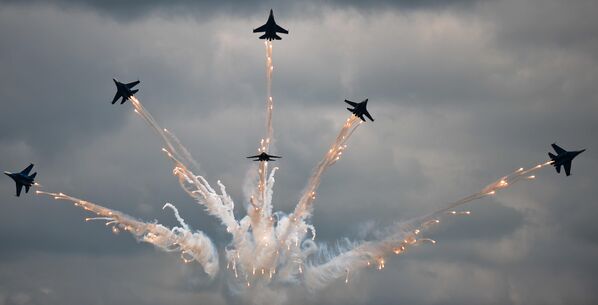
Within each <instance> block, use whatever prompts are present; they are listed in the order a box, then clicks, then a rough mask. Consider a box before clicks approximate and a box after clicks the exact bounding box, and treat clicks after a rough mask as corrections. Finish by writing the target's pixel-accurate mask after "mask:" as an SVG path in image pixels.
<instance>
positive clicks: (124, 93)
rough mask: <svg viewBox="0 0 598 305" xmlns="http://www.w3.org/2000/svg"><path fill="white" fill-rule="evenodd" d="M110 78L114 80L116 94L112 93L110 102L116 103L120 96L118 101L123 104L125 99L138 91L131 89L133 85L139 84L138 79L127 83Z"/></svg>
mask: <svg viewBox="0 0 598 305" xmlns="http://www.w3.org/2000/svg"><path fill="white" fill-rule="evenodd" d="M112 80H113V81H114V84H115V85H116V94H115V95H114V99H112V104H114V103H116V101H117V100H118V99H119V98H122V100H121V101H120V103H121V104H124V103H125V102H126V101H127V99H129V98H130V97H131V96H133V94H135V93H137V91H139V90H131V89H133V87H135V86H137V84H139V81H135V82H132V83H128V84H123V83H121V82H119V81H117V80H116V79H114V78H113V79H112Z"/></svg>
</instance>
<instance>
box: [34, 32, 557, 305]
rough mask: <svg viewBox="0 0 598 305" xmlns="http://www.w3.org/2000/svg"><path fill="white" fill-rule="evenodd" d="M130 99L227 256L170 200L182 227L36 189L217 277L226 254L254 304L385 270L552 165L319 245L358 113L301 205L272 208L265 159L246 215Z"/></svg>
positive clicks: (238, 287) (269, 106) (267, 139)
mask: <svg viewBox="0 0 598 305" xmlns="http://www.w3.org/2000/svg"><path fill="white" fill-rule="evenodd" d="M265 48H266V79H267V84H266V88H267V98H266V120H265V121H266V132H265V136H264V137H263V138H262V139H261V140H260V142H259V146H258V152H259V153H261V152H266V153H268V152H269V151H270V148H271V147H272V143H273V127H272V114H273V109H274V103H273V98H272V94H271V87H272V72H273V64H272V42H270V41H267V42H266V43H265ZM130 101H131V104H132V106H133V108H134V111H135V112H136V113H137V114H139V115H140V116H141V118H142V119H143V120H144V121H145V122H146V123H147V124H148V125H149V126H150V127H151V128H152V130H153V131H154V132H155V133H156V134H157V135H158V136H159V138H160V139H161V141H162V142H163V146H164V147H163V148H162V150H163V151H164V153H165V154H166V156H167V157H168V159H170V160H171V161H172V162H173V170H172V174H173V175H174V176H175V177H177V179H178V181H179V184H180V186H181V188H182V189H183V190H184V191H185V192H186V193H187V194H188V195H189V196H190V197H191V198H192V199H194V201H195V202H197V203H198V204H199V205H201V206H202V207H203V208H204V209H205V210H206V211H207V212H208V213H209V214H210V215H212V216H214V217H216V218H217V219H219V220H220V222H221V223H222V225H223V226H225V227H226V231H227V232H228V233H229V234H230V236H231V239H230V243H229V245H228V246H227V247H225V249H223V250H222V252H221V253H219V252H218V251H217V250H216V248H215V246H214V243H213V242H212V241H211V240H210V239H209V237H208V236H206V235H205V234H204V233H202V232H201V231H197V230H192V229H191V228H190V227H189V226H188V225H187V224H186V223H185V221H184V220H183V218H182V217H181V216H180V215H179V213H178V210H177V209H176V207H174V206H173V205H172V204H170V203H167V204H165V205H164V207H163V208H164V209H166V208H169V209H172V210H173V212H174V216H175V217H176V219H177V220H178V222H179V224H180V225H181V226H180V227H173V228H167V227H165V226H163V225H161V224H158V223H153V222H144V221H141V220H137V219H135V218H133V217H131V216H129V215H126V214H124V213H121V212H119V211H115V210H112V209H109V208H106V207H103V206H101V205H99V204H96V203H92V202H90V201H86V200H83V199H79V198H76V197H72V196H69V195H66V194H63V193H52V192H45V191H42V190H39V189H38V190H37V193H38V194H41V195H47V196H50V197H53V198H54V199H56V200H65V201H69V202H71V203H73V204H74V205H75V206H77V207H80V208H83V209H85V210H87V211H89V212H91V213H94V214H95V216H96V217H92V218H87V219H86V220H104V221H106V225H107V226H110V227H111V228H112V230H113V231H114V232H115V233H118V232H120V231H125V232H129V233H131V234H132V235H133V236H134V237H135V238H136V239H137V240H139V241H142V242H147V243H151V244H153V245H155V246H156V247H157V248H159V249H161V250H164V251H167V252H178V253H180V256H181V259H182V260H183V261H184V262H185V263H190V262H197V263H199V264H200V265H201V266H202V267H203V270H204V271H205V272H206V273H207V274H208V275H209V276H211V277H214V276H216V275H217V274H218V272H219V268H220V263H219V255H222V256H223V257H224V260H225V263H223V265H225V266H226V270H227V271H228V274H229V275H230V279H231V280H230V284H231V287H232V288H234V289H232V290H233V291H236V292H237V293H239V294H241V295H244V296H248V297H249V298H250V299H251V300H252V301H253V302H254V303H264V302H265V301H264V299H267V300H268V302H270V303H272V302H283V301H284V299H285V297H286V296H285V295H284V292H280V291H277V292H275V291H274V290H273V289H272V287H274V286H277V285H280V284H291V286H293V285H303V286H304V287H307V288H308V289H309V290H311V291H317V290H319V289H322V288H324V287H326V286H327V285H329V284H330V283H331V282H333V281H337V280H339V279H342V280H344V281H345V282H346V283H348V282H349V281H350V280H351V277H352V276H353V275H354V274H356V273H358V272H359V271H360V270H362V269H364V268H367V267H374V268H376V269H378V270H381V269H383V268H384V267H385V262H386V258H387V257H388V256H389V255H400V254H402V253H403V252H405V251H407V250H408V249H409V248H411V247H412V246H415V245H419V244H423V243H429V244H434V243H435V241H434V240H432V239H429V238H425V237H424V236H423V234H424V233H425V232H426V230H427V229H428V228H429V227H431V226H433V225H436V224H438V223H439V222H440V221H441V219H442V218H443V217H446V216H455V215H469V214H470V213H469V211H456V210H455V209H456V208H458V207H460V206H461V205H463V204H466V203H468V202H471V201H473V200H476V199H479V198H482V197H485V196H491V195H494V194H495V193H496V192H497V191H499V190H502V189H505V188H507V187H509V186H511V185H512V184H514V183H516V182H518V181H521V180H526V179H533V178H534V176H533V175H532V173H533V172H535V171H537V170H539V169H541V168H542V167H544V166H546V165H548V164H550V162H546V163H542V164H539V165H536V166H534V167H531V168H529V169H523V168H520V169H518V170H516V171H514V172H513V173H511V174H509V175H507V176H504V177H502V178H501V179H499V180H497V181H495V182H493V183H491V184H489V185H488V186H486V187H484V188H483V189H482V190H480V191H479V192H476V193H474V194H472V195H470V196H467V197H464V198H462V199H460V200H457V201H455V202H452V203H449V204H447V205H445V206H442V207H440V208H439V209H438V210H437V211H435V212H433V213H430V214H428V215H425V216H423V217H420V218H417V219H413V220H411V221H408V222H402V223H395V224H393V225H392V226H390V227H388V228H384V229H381V230H379V231H378V234H377V236H379V237H378V238H377V239H375V240H366V241H350V240H348V239H347V240H345V241H344V242H341V243H339V244H338V245H337V246H336V247H328V246H327V245H324V244H318V243H316V242H315V239H316V228H315V227H314V226H313V225H312V224H311V223H310V222H309V221H310V217H311V216H312V213H313V205H314V202H315V199H316V194H317V190H318V187H319V185H320V182H321V179H322V176H323V175H324V173H325V172H326V170H327V169H328V168H330V167H331V166H332V165H334V164H335V163H336V162H337V161H338V160H339V159H340V158H341V157H342V155H343V153H344V151H345V150H346V149H347V147H348V146H347V143H348V141H349V138H350V137H351V136H352V134H353V133H354V131H355V130H356V129H357V128H358V127H359V126H360V125H361V124H362V121H361V120H360V119H359V118H357V117H356V116H354V115H351V116H350V117H349V118H347V120H346V121H345V122H344V123H343V125H342V127H341V129H340V131H339V133H338V135H337V137H336V138H335V139H334V142H333V143H332V144H331V146H330V148H329V150H328V151H326V152H325V153H324V156H323V158H322V160H321V161H320V162H319V163H318V165H317V166H316V168H315V169H314V171H313V173H312V175H311V177H310V178H309V180H308V182H307V185H306V187H305V189H304V190H303V193H302V196H301V197H300V199H299V202H298V203H297V204H296V206H295V208H294V210H293V211H292V212H291V213H289V214H285V213H284V212H280V211H277V212H274V211H273V204H272V194H273V191H274V183H275V173H276V170H277V168H276V167H275V168H273V169H271V170H270V169H269V167H268V165H269V164H268V162H267V161H261V162H260V163H259V166H258V167H257V168H254V170H255V169H257V172H254V174H253V175H251V176H250V177H253V178H252V179H254V181H255V180H257V186H256V187H255V188H254V189H253V190H251V191H250V192H249V193H248V194H247V196H248V198H246V200H247V202H249V204H248V205H247V213H246V215H245V216H243V217H242V218H240V217H237V216H235V215H234V206H235V205H234V202H233V200H232V198H231V197H230V196H229V195H228V194H227V192H226V187H225V186H224V184H222V183H221V182H220V181H217V182H216V184H217V186H218V187H217V188H216V189H215V188H214V187H212V186H211V185H210V183H209V182H208V179H206V178H204V177H203V176H201V175H198V174H196V173H194V172H193V170H195V171H197V170H198V169H199V165H198V163H197V162H196V161H195V160H194V159H193V158H192V157H191V154H190V153H189V151H188V150H187V149H186V148H185V146H183V145H182V143H181V142H180V141H179V139H178V138H176V136H175V135H174V134H172V133H171V132H169V131H168V130H167V129H164V128H162V127H161V126H160V125H159V124H158V123H157V121H156V120H155V119H154V117H153V116H152V115H151V114H150V113H149V112H148V111H147V110H146V109H145V108H144V107H143V105H142V103H141V102H140V101H139V100H138V99H137V98H136V97H134V96H132V97H131V98H130Z"/></svg>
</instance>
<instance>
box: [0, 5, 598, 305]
mask: <svg viewBox="0 0 598 305" xmlns="http://www.w3.org/2000/svg"><path fill="white" fill-rule="evenodd" d="M166 3H168V4H166ZM363 3H364V2H361V1H327V2H326V4H324V5H319V4H318V3H316V2H315V1H313V2H312V1H308V2H303V1H301V2H300V1H283V2H280V3H279V2H258V1H218V2H213V1H172V2H164V1H126V2H121V1H67V0H59V1H50V2H46V1H0V41H2V43H1V46H0V103H1V108H0V109H1V110H0V156H1V158H0V168H1V169H2V170H9V171H16V170H20V169H22V168H24V167H25V166H26V165H27V164H28V163H29V162H33V163H35V164H36V168H35V169H36V170H37V171H38V176H37V177H38V180H39V182H41V184H42V185H43V186H44V189H47V190H51V191H60V192H65V193H69V194H72V195H74V196H76V197H79V198H85V199H88V200H90V201H93V202H98V203H102V204H104V205H105V206H107V207H110V208H114V209H117V210H121V211H123V212H126V213H128V214H130V215H133V216H135V217H138V218H140V219H144V220H153V219H157V220H158V221H159V222H161V223H163V224H165V225H169V226H172V225H174V224H175V219H174V217H173V216H172V214H171V213H170V212H165V211H162V209H161V207H162V205H163V204H164V203H165V202H172V203H173V204H175V205H176V206H177V207H178V208H179V210H180V212H181V215H182V216H183V217H184V218H185V219H186V220H187V222H188V223H189V224H190V225H191V226H192V227H193V228H195V229H198V230H202V231H204V232H206V233H207V234H208V235H209V236H211V237H212V238H213V240H214V242H215V243H216V244H217V245H218V247H219V248H220V249H221V248H222V247H223V246H224V245H226V244H227V243H228V241H229V236H228V235H227V234H226V232H225V231H224V228H222V227H221V226H219V225H218V222H217V221H216V220H215V219H213V218H212V217H209V216H208V215H206V213H205V212H204V211H203V210H202V209H201V208H200V207H198V206H197V205H196V204H195V203H194V202H193V201H192V200H191V199H190V198H188V197H187V196H186V195H185V194H184V192H182V191H181V189H180V188H179V186H178V184H177V181H176V179H175V178H174V177H172V175H171V164H170V163H169V162H168V161H167V160H166V158H164V156H163V154H162V153H161V151H160V148H161V146H160V145H161V144H160V141H159V140H158V139H157V138H156V137H155V136H154V134H153V133H152V131H151V130H150V129H149V128H148V127H147V126H145V125H144V122H143V121H142V120H140V119H139V118H138V117H137V116H135V114H134V113H133V111H132V107H130V105H128V104H125V105H111V104H110V101H111V99H112V97H113V94H114V85H113V83H112V80H111V78H113V77H116V78H118V79H120V80H123V81H132V80H135V79H137V78H139V79H140V80H141V84H140V86H139V87H140V92H139V94H138V97H139V99H140V100H141V101H142V102H143V104H144V105H145V107H146V108H147V109H148V110H149V111H150V112H151V113H152V114H153V115H154V116H155V117H156V119H157V120H158V121H159V122H160V123H161V124H162V125H163V126H164V127H167V128H168V129H169V130H172V131H173V132H174V133H175V134H176V135H177V136H178V137H179V138H180V139H181V140H182V141H183V142H184V143H185V144H186V146H187V147H188V148H189V150H190V151H191V152H192V154H193V156H194V157H195V159H197V160H198V161H199V163H200V165H201V171H202V174H204V175H205V176H206V177H207V178H208V179H209V180H210V181H211V182H215V181H216V180H218V179H220V180H222V182H223V183H225V184H226V185H227V188H228V189H229V190H230V192H231V194H232V196H233V198H234V199H235V201H236V202H237V207H238V209H239V211H238V212H237V213H243V211H242V205H243V204H242V203H243V199H244V198H243V192H242V186H243V181H244V178H245V173H246V172H247V170H248V168H249V167H250V164H248V162H247V160H246V159H245V158H244V156H246V155H247V154H250V153H252V152H254V151H255V149H256V145H257V143H258V140H259V139H260V137H261V136H262V134H263V129H264V123H263V121H264V113H263V108H264V100H265V91H266V89H265V75H264V71H263V70H264V60H265V59H264V50H263V42H262V41H259V40H258V39H257V37H256V35H254V34H252V33H251V30H252V29H253V28H254V27H256V26H258V25H261V24H262V23H263V22H264V21H265V19H266V17H267V13H268V9H270V8H274V11H275V14H276V19H277V22H278V23H279V24H281V25H282V26H284V27H285V28H287V29H289V32H290V34H289V35H286V36H284V37H283V40H282V41H276V42H275V43H274V55H273V59H274V77H273V79H274V80H273V95H274V102H275V111H274V132H275V137H276V149H277V151H276V153H279V154H282V155H283V156H284V159H282V160H281V162H280V164H278V165H279V166H280V168H281V169H280V171H279V172H278V173H277V181H276V183H277V185H276V186H275V195H274V205H275V207H276V208H278V209H281V210H283V211H287V212H288V211H290V210H291V209H292V208H293V207H294V204H295V203H296V202H297V200H298V198H299V196H300V192H301V190H302V189H303V187H304V186H305V183H306V181H307V179H308V177H309V175H310V170H311V168H313V167H314V166H315V165H316V164H317V162H318V161H319V160H320V158H321V157H322V155H323V154H324V152H325V151H326V150H327V147H328V145H329V144H330V143H331V141H332V140H333V138H334V136H335V134H336V132H337V130H338V129H339V127H340V126H341V124H342V122H343V120H344V119H345V118H346V117H347V115H348V112H347V111H346V110H344V108H345V106H344V105H343V103H342V101H343V100H344V99H350V100H361V99H364V98H366V97H368V98H369V99H370V103H369V105H368V106H369V110H370V112H371V113H372V115H373V116H374V118H375V119H376V121H375V122H374V123H368V124H364V125H363V126H361V127H360V128H359V130H357V132H356V133H355V135H354V136H353V137H352V138H351V140H350V142H349V148H348V150H347V153H345V154H344V155H343V159H342V160H341V161H340V162H338V163H337V164H336V165H335V166H334V167H333V168H331V170H330V171H329V172H327V173H326V175H325V176H324V179H323V183H322V185H321V188H320V191H319V195H318V199H317V201H316V204H315V213H314V217H313V219H312V220H313V223H314V224H315V226H316V228H317V229H318V241H320V242H331V243H332V242H334V241H335V240H338V239H340V238H343V237H349V238H359V236H360V228H363V227H366V226H369V225H372V224H373V225H374V226H376V227H378V226H383V225H385V224H388V223H390V222H392V221H395V220H398V219H402V220H408V219H410V218H411V217H417V216H420V215H423V214H426V213H427V212H430V211H432V210H434V209H436V208H438V207H440V206H442V204H443V203H446V202H450V201H453V200H455V199H458V198H460V197H462V196H465V195H468V194H470V193H472V192H475V191H477V190H479V189H480V188H481V187H483V186H485V185H486V184H487V183H489V182H492V181H494V180H495V179H496V178H499V177H500V176H502V175H504V174H507V173H509V172H510V171H512V170H513V169H515V168H518V167H520V166H528V165H533V164H535V163H537V162H542V161H545V160H546V158H547V155H546V153H547V151H548V149H549V145H550V144H551V143H553V142H557V143H559V144H560V145H562V146H563V147H564V148H570V149H579V148H587V149H588V150H587V151H586V152H585V153H584V154H582V155H580V156H579V157H578V158H577V159H576V160H575V162H574V163H573V170H572V173H573V175H572V176H570V177H565V176H564V175H557V174H556V173H555V172H554V170H553V169H551V168H547V169H545V170H543V171H541V172H539V173H538V174H537V180H536V181H533V182H530V183H522V184H520V185H517V186H514V187H513V188H511V189H509V190H506V191H504V192H501V193H499V195H498V196H496V197H493V198H488V199H484V200H480V201H478V202H475V203H473V204H471V205H470V206H468V207H467V208H468V209H470V210H472V213H473V214H472V216H471V217H464V218H455V219H452V220H450V221H448V222H447V223H446V224H443V225H442V226H439V227H438V228H437V229H435V230H433V231H431V232H430V233H429V235H430V236H429V237H430V238H433V239H436V240H437V241H438V243H437V244H436V245H434V246H427V245H426V246H421V247H416V248H413V249H412V251H410V252H407V253H406V254H405V255H404V256H401V257H393V258H390V259H389V261H388V262H387V264H386V269H384V270H383V271H380V272H376V271H373V270H368V271H366V272H364V273H363V274H362V275H361V276H360V277H359V278H356V279H354V280H352V281H351V283H350V284H349V286H346V285H345V284H344V282H343V281H339V282H338V283H335V284H334V285H332V286H331V287H330V288H329V289H328V290H327V291H326V292H325V293H316V294H315V295H309V294H306V293H305V291H303V289H302V288H296V289H293V290H292V291H291V292H290V294H289V304H366V303H367V304H596V303H597V302H598V293H597V292H596V290H595V288H594V287H596V286H597V285H598V263H597V262H596V261H597V260H596V258H597V257H598V237H597V236H598V224H597V223H596V221H595V218H596V215H597V213H598V202H596V199H595V198H597V197H598V189H597V188H596V187H595V185H596V183H595V178H596V173H597V172H598V141H597V140H596V139H597V138H596V132H598V120H597V116H598V86H597V85H596V84H598V21H597V20H598V19H596V18H595V13H596V12H598V2H596V1H589V0H588V1H585V0H576V1H564V0H562V1H558V0H525V1H520V0H504V1H490V0H487V1H474V0H455V1H436V0H429V1H375V2H373V4H372V5H365V4H363ZM0 202H1V204H2V208H3V210H2V213H0V245H1V246H0V305H3V304H56V305H58V304H60V305H71V304H72V305H76V304H83V303H85V304H156V305H157V304H237V303H238V302H240V300H238V299H235V298H234V297H231V294H230V293H229V291H228V288H227V286H226V278H225V277H223V276H219V277H217V278H216V279H215V280H213V281H210V280H209V279H208V277H207V276H206V275H205V274H204V273H203V271H202V270H201V268H200V267H199V266H198V265H193V264H191V265H185V264H181V263H180V259H179V257H178V256H177V255H171V254H168V253H163V252H160V251H158V250H156V249H154V248H153V247H151V246H149V245H147V244H139V243H137V242H135V241H134V239H133V238H132V237H131V236H129V235H127V234H120V235H113V234H112V233H111V232H110V230H107V229H106V227H105V226H104V225H102V224H101V223H85V222H84V221H83V218H85V217H87V214H85V213H84V211H81V210H78V209H75V208H73V207H72V206H71V205H69V204H64V203H62V202H56V201H51V200H49V199H47V198H43V197H37V196H35V195H32V194H27V195H25V196H22V197H21V198H16V197H14V184H13V183H12V181H10V179H8V178H7V177H5V178H4V179H3V181H2V183H0ZM224 272H226V271H223V273H224Z"/></svg>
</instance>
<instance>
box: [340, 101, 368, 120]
mask: <svg viewBox="0 0 598 305" xmlns="http://www.w3.org/2000/svg"><path fill="white" fill-rule="evenodd" d="M345 103H347V104H349V105H351V106H352V107H353V109H351V108H347V110H349V111H351V112H352V113H353V114H354V115H355V116H357V117H358V118H360V119H361V120H362V121H364V122H365V119H364V118H363V116H364V115H365V116H367V117H368V119H370V120H372V122H373V121H374V119H373V118H372V116H371V115H370V113H369V112H368V110H367V109H366V107H367V106H368V99H367V98H366V99H365V100H364V101H363V102H361V103H355V102H351V101H349V100H345Z"/></svg>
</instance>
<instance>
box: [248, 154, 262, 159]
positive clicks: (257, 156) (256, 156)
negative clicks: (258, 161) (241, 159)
mask: <svg viewBox="0 0 598 305" xmlns="http://www.w3.org/2000/svg"><path fill="white" fill-rule="evenodd" d="M259 157H260V155H255V156H251V157H247V159H253V158H259Z"/></svg>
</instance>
